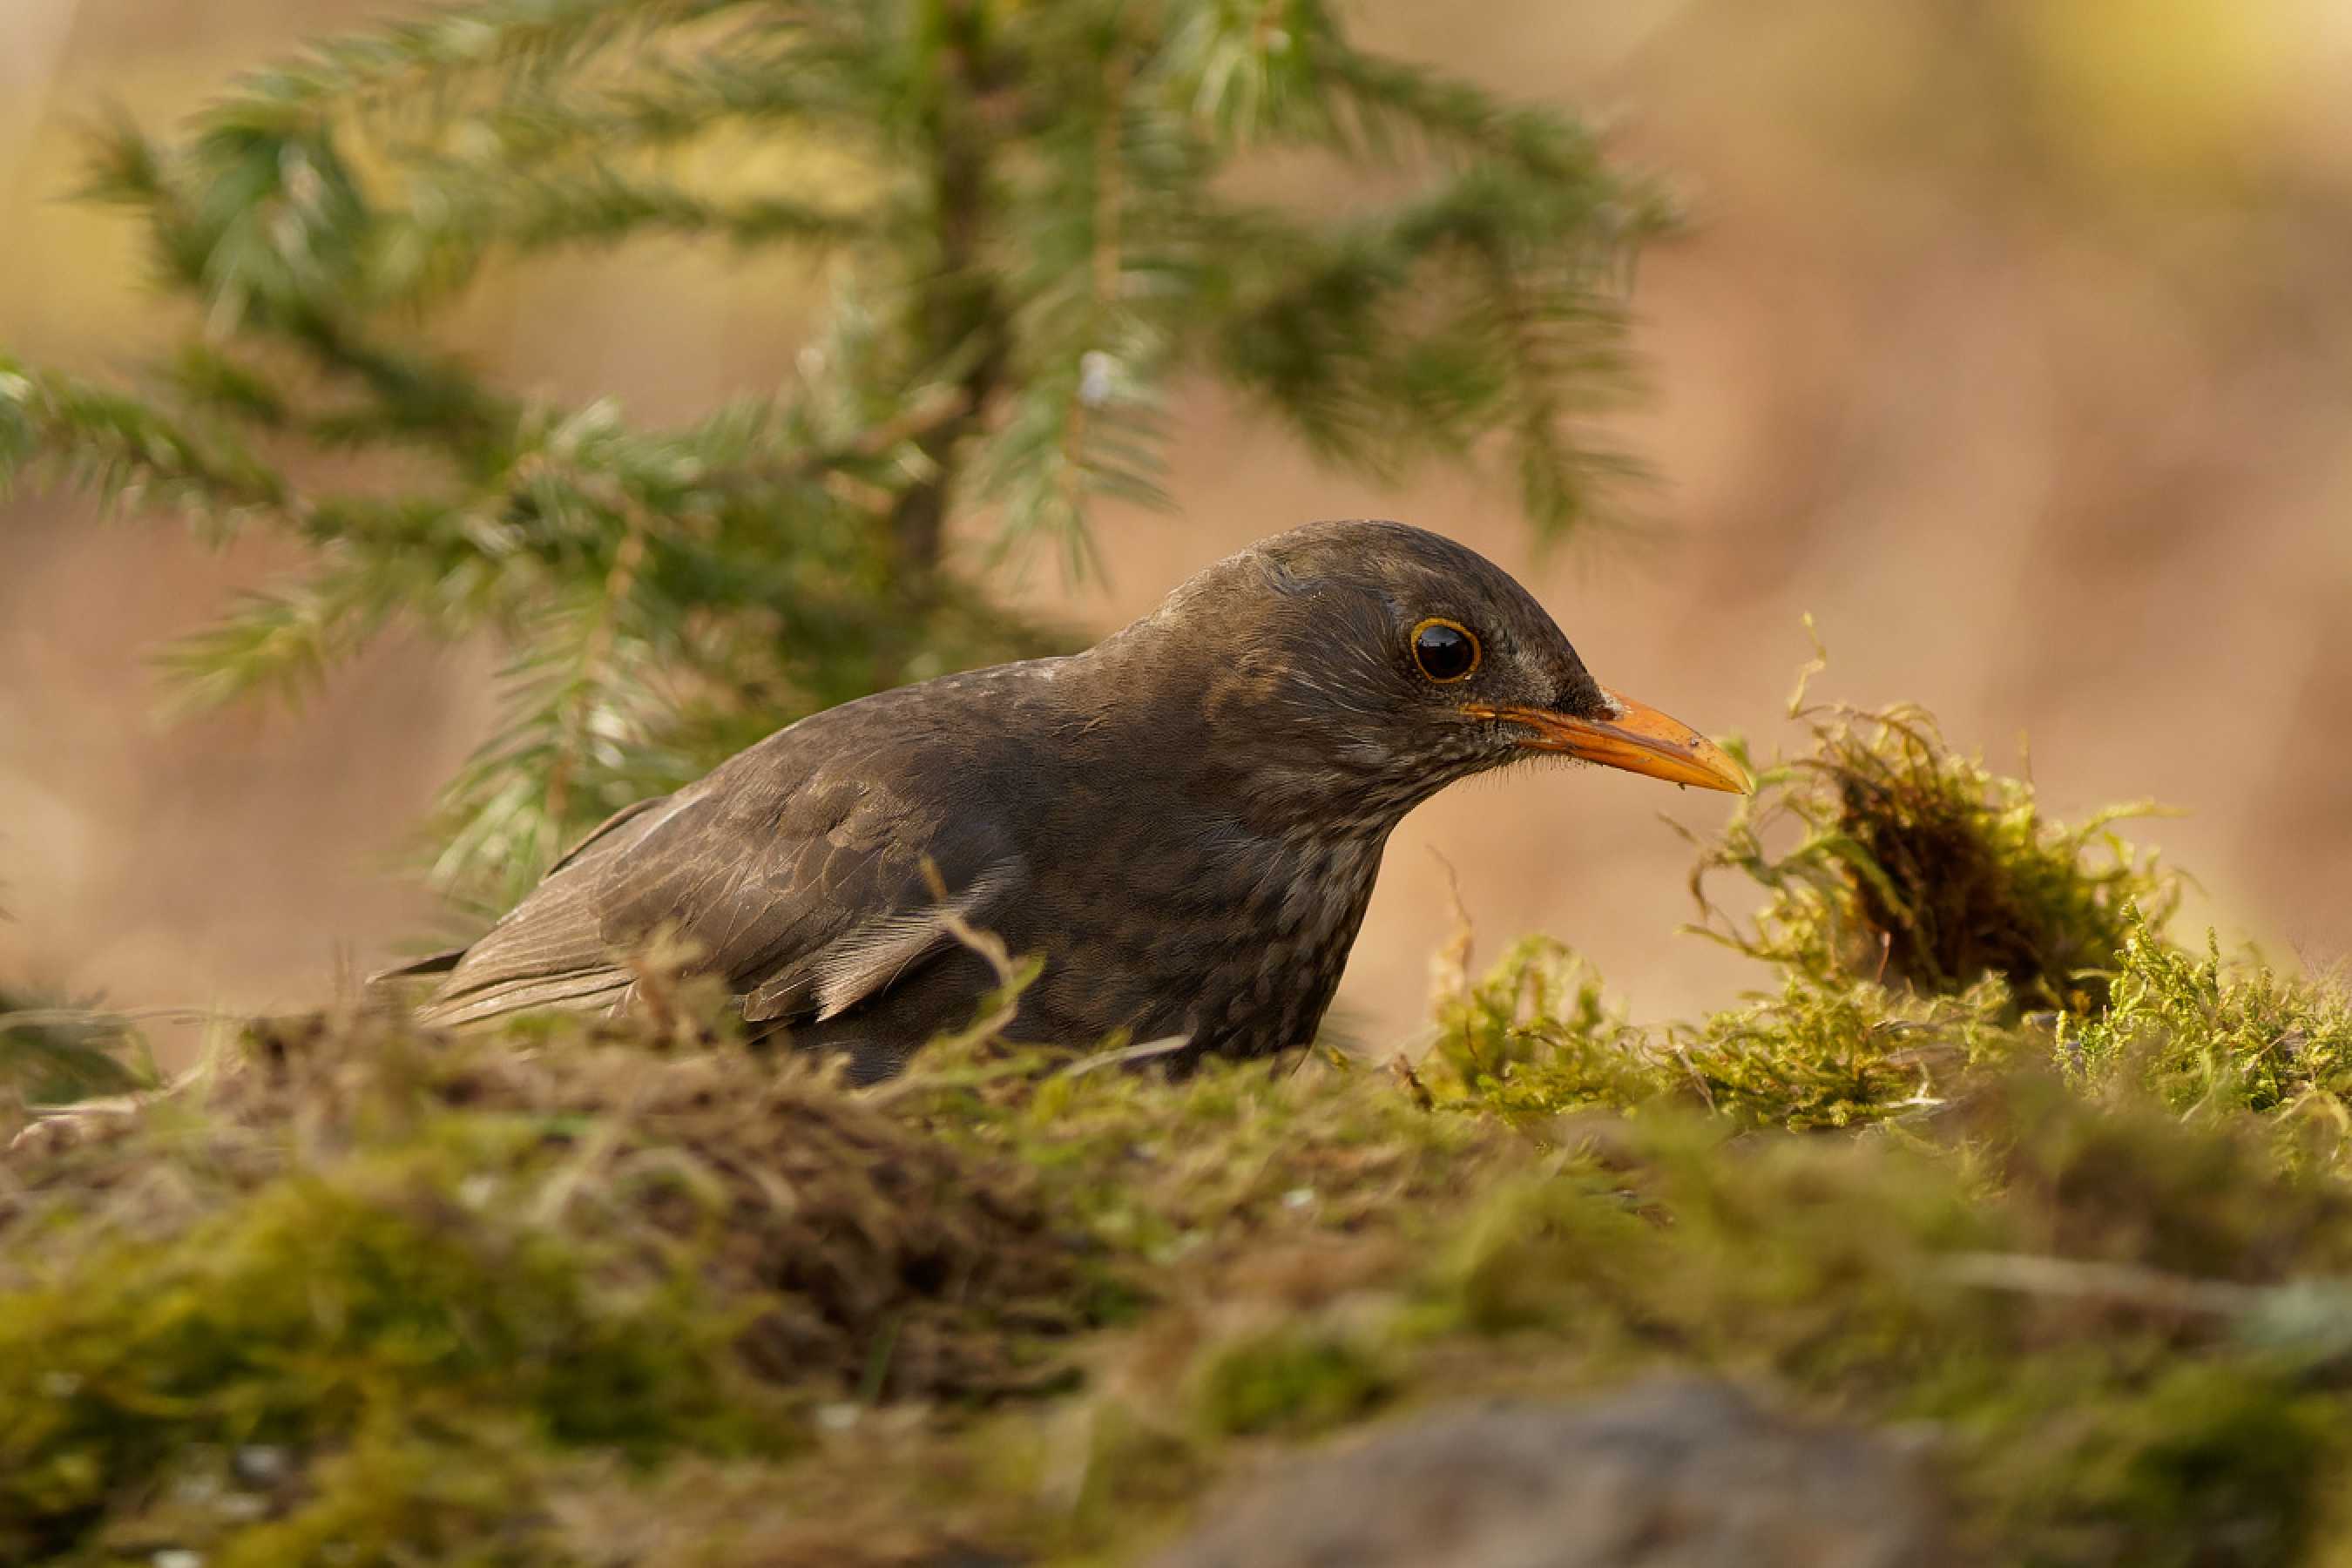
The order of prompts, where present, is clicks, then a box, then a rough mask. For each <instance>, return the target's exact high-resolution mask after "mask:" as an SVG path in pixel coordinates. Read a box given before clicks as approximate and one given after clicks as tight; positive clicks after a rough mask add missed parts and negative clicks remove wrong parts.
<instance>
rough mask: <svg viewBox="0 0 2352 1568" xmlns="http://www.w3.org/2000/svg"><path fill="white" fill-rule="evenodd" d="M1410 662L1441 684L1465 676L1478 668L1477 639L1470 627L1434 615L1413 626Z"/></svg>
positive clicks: (1465, 677)
mask: <svg viewBox="0 0 2352 1568" xmlns="http://www.w3.org/2000/svg"><path fill="white" fill-rule="evenodd" d="M1412 662H1413V663H1415V664H1417V665H1419V666H1421V672H1422V674H1423V675H1425V676H1427V677H1429V679H1432V680H1434V681H1438V682H1440V683H1441V684H1443V683H1446V682H1451V681H1455V680H1463V679H1468V677H1469V674H1470V672H1471V671H1472V670H1474V669H1475V668H1478V639H1477V638H1476V637H1473V636H1471V635H1470V628H1469V627H1467V626H1461V625H1458V624H1457V623H1455V622H1453V621H1446V620H1439V619H1437V618H1435V617H1434V616H1433V617H1432V618H1430V619H1428V620H1425V621H1423V622H1422V623H1421V625H1419V626H1415V627H1413V628H1412Z"/></svg>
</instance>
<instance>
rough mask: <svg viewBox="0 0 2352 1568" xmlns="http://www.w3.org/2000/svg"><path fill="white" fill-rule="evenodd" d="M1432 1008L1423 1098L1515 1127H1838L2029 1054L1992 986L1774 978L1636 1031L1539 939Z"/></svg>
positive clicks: (1579, 963) (1918, 1103)
mask: <svg viewBox="0 0 2352 1568" xmlns="http://www.w3.org/2000/svg"><path fill="white" fill-rule="evenodd" d="M1435 1010H1436V1014H1437V1019H1438V1031H1437V1037H1436V1040H1435V1042H1434V1044H1433V1048H1432V1052H1431V1055H1430V1057H1429V1058H1428V1059H1427V1060H1426V1061H1425V1062H1424V1063H1423V1069H1422V1071H1423V1078H1424V1079H1425V1080H1426V1082H1427V1083H1428V1085H1429V1086H1430V1088H1431V1090H1432V1092H1433V1094H1434V1095H1436V1096H1437V1097H1439V1098H1440V1099H1442V1100H1444V1101H1445V1102H1446V1103H1448V1104H1454V1105H1460V1104H1465V1103H1470V1104H1475V1106H1476V1107H1477V1108H1478V1109H1481V1110H1489V1111H1497V1112H1501V1113H1502V1114H1505V1115H1507V1116H1510V1117H1513V1118H1516V1119H1519V1120H1522V1121H1525V1120H1528V1119H1536V1118H1544V1117H1551V1116H1557V1115H1559V1114H1560V1113H1561V1112H1563V1111H1570V1110H1585V1109H1591V1108H1609V1109H1615V1110H1636V1109H1640V1108H1642V1107H1644V1106H1649V1105H1657V1104H1669V1105H1671V1104H1684V1105H1689V1106H1693V1107H1697V1108H1703V1109H1706V1110H1711V1111H1714V1112H1717V1113H1718V1114H1721V1115H1724V1116H1727V1117H1728V1118H1730V1119H1732V1120H1733V1121H1737V1122H1738V1123H1739V1124H1740V1125H1743V1126H1751V1127H1780V1128H1785V1129H1787V1130H1788V1131H1806V1130H1808V1129H1812V1128H1822V1127H1848V1126H1854V1125H1858V1124H1861V1123H1864V1122H1868V1121H1876V1120H1879V1119H1880V1118H1883V1117H1887V1116H1898V1115H1905V1114H1909V1113H1913V1112H1916V1111H1917V1110H1921V1109H1924V1108H1929V1107H1932V1106H1934V1105H1936V1104H1937V1103H1938V1099H1939V1096H1940V1095H1942V1094H1943V1093H1944V1092H1946V1091H1947V1089H1948V1088H1949V1087H1950V1085H1951V1084H1952V1083H1953V1082H1954V1081H1955V1080H1956V1079H1958V1078H1959V1077H1960V1076H1961V1075H1963V1074H1964V1073H1965V1072H1967V1071H1968V1070H1969V1068H1974V1067H1978V1066H1981V1065H1983V1064H1985V1063H1988V1062H1994V1061H2005V1060H2010V1059H2014V1058H2018V1057H2019V1056H2021V1055H2031V1054H2036V1053H2037V1052H2038V1047H2035V1046H2032V1045H2030V1044H2029V1043H2028V1039H2027V1037H2025V1036H2024V1035H2021V1033H2020V1032H2019V1031H2018V1030H2017V1029H2016V1028H2015V1027H2014V1026H2012V1025H2011V1023H2010V1022H2009V1019H2010V1016H2011V1008H2010V1005H2009V994H2008V991H2007V989H2006V988H2005V987H2004V986H2002V985H2001V984H2000V982H1999V981H1998V980H1987V981H1983V982H1980V983H1979V984H1978V985H1977V986H1975V987H1973V988H1972V989H1970V990H1969V991H1968V992H1966V993H1964V994H1960V995H1958V996H1949V997H1946V996H1918V995H1915V994H1908V993H1906V992H1902V991H1890V990H1889V989H1887V988H1886V987H1885V986H1881V985H1878V984H1874V983H1872V982H1869V981H1823V980H1822V979H1820V978H1817V977H1815V976H1813V975H1811V974H1809V973H1800V972H1787V973H1784V975H1783V978H1782V982H1781V986H1780V991H1779V992H1778V993H1777V994H1772V995H1769V996H1758V997H1754V998H1752V999H1750V1000H1749V1001H1748V1002H1747V1003H1745V1004H1743V1005H1739V1006H1737V1007H1731V1008H1727V1009H1724V1010H1723V1011H1720V1012H1717V1013H1714V1014H1711V1015H1709V1016H1707V1017H1706V1019H1704V1020H1702V1021H1701V1022H1699V1023H1697V1024H1695V1025H1687V1024H1680V1023H1670V1024H1666V1025H1664V1026H1659V1027H1656V1028H1650V1029H1644V1028H1642V1027H1639V1026H1635V1025H1633V1024H1632V1023H1630V1022H1629V1021H1627V1019H1626V1018H1625V1016H1624V1015H1623V1012H1622V1009H1620V1008H1618V1007H1617V1006H1616V1005H1614V1004H1612V1003H1611V1002H1610V1001H1609V1000H1608V999H1607V998H1606V997H1605V995H1604V994H1603V993H1602V991H1601V983H1600V980H1599V978H1598V977H1597V976H1596V975H1594V974H1593V973H1592V972H1591V969H1590V968H1589V967H1588V966H1587V965H1586V964H1585V963H1584V962H1583V960H1582V959H1580V958H1579V957H1578V956H1577V955H1576V954H1574V953H1572V952H1569V951H1568V950H1567V949H1565V948H1562V947H1561V946H1559V944H1558V943H1556V942H1549V941H1547V940H1540V939H1538V940H1529V941H1526V942H1519V943H1517V944H1516V945H1515V946H1513V947H1512V948H1511V950H1510V951H1509V952H1507V953H1505V954H1504V956H1503V958H1502V959H1501V960H1500V961H1499V962H1498V963H1496V965H1495V967H1494V968H1493V969H1492V970H1490V971H1489V972H1488V973H1486V974H1485V975H1484V976H1482V977H1480V978H1479V979H1477V980H1475V981H1474V982H1470V983H1468V984H1465V986H1464V988H1463V989H1462V990H1460V991H1459V992H1456V993H1454V994H1447V995H1441V996H1440V997H1438V998H1437V1000H1436V1007H1435Z"/></svg>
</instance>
